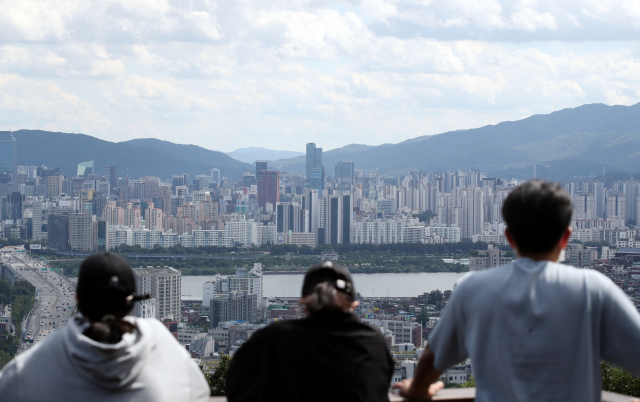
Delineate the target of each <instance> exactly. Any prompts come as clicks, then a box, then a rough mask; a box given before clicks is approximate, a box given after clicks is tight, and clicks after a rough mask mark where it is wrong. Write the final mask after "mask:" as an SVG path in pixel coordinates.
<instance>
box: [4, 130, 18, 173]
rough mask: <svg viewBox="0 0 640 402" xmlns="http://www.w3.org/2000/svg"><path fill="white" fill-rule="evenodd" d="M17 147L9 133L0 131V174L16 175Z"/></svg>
mask: <svg viewBox="0 0 640 402" xmlns="http://www.w3.org/2000/svg"><path fill="white" fill-rule="evenodd" d="M17 165H18V145H17V144H16V139H15V138H13V134H12V133H11V131H0V173H7V174H16V167H17Z"/></svg>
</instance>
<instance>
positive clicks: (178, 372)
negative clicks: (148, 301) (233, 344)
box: [0, 253, 210, 402]
mask: <svg viewBox="0 0 640 402" xmlns="http://www.w3.org/2000/svg"><path fill="white" fill-rule="evenodd" d="M135 289H136V287H135V276H134V274H133V271H132V269H131V267H130V266H129V263H128V262H127V261H126V260H125V259H124V258H122V257H120V256H118V255H116V254H111V253H99V254H94V255H92V256H90V257H88V258H87V259H86V260H84V261H83V263H82V265H81V267H80V274H79V278H78V287H77V290H76V298H77V300H78V310H79V311H80V312H81V313H82V318H78V317H77V318H75V319H73V320H70V322H69V324H68V325H67V326H66V327H64V328H62V329H60V330H58V331H55V332H54V333H53V334H51V335H50V336H49V337H48V338H47V339H45V340H44V341H42V342H41V343H40V344H39V345H37V346H35V347H33V348H32V349H30V350H29V351H27V352H25V353H23V354H21V355H19V356H18V357H16V358H15V359H14V360H12V361H11V362H10V363H8V364H7V365H6V366H5V367H4V368H3V370H2V371H1V372H0V400H2V401H3V402H13V401H33V402H42V401H49V402H58V401H60V402H62V401H92V402H98V401H117V402H127V401H160V402H162V401H167V402H169V401H171V402H181V401H184V402H187V401H189V402H191V401H194V402H201V401H202V402H204V401H208V399H209V393H210V390H209V386H208V384H207V382H206V380H205V379H204V376H203V375H202V373H201V372H200V370H199V368H198V366H197V365H196V364H195V362H194V361H193V360H192V359H191V357H190V356H189V354H188V353H187V351H186V350H185V349H184V347H182V346H181V345H180V344H179V343H178V341H177V340H176V339H175V338H174V337H173V336H172V335H171V333H170V332H169V331H168V330H167V328H166V327H165V326H164V325H162V323H160V321H158V320H155V319H141V318H136V317H131V316H127V314H128V313H129V312H130V311H131V309H132V308H133V304H134V302H135V301H138V300H143V299H145V298H148V295H137V294H136V293H135Z"/></svg>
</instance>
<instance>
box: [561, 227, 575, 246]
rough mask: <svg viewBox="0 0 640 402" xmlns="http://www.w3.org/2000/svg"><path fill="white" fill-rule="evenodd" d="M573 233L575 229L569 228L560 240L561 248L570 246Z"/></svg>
mask: <svg viewBox="0 0 640 402" xmlns="http://www.w3.org/2000/svg"><path fill="white" fill-rule="evenodd" d="M572 233H573V229H571V227H567V229H566V230H565V231H564V233H563V234H562V238H560V248H561V249H562V248H567V244H569V239H570V238H571V234H572Z"/></svg>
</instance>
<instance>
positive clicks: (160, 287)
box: [133, 267, 182, 321]
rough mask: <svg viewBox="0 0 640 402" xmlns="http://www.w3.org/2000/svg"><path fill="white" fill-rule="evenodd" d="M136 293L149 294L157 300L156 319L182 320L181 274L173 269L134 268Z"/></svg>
mask: <svg viewBox="0 0 640 402" xmlns="http://www.w3.org/2000/svg"><path fill="white" fill-rule="evenodd" d="M133 273H134V274H135V276H136V293H137V294H141V295H142V294H149V295H150V296H151V298H153V299H155V300H156V306H155V310H156V318H157V319H159V320H161V321H163V320H165V319H170V320H179V319H180V302H181V298H180V294H181V286H182V278H181V273H180V271H178V270H177V269H175V268H171V267H158V268H156V267H146V268H134V269H133Z"/></svg>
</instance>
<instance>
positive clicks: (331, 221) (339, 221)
mask: <svg viewBox="0 0 640 402" xmlns="http://www.w3.org/2000/svg"><path fill="white" fill-rule="evenodd" d="M352 197H353V196H352V195H351V194H349V193H346V194H341V195H332V196H329V197H327V199H326V200H327V201H326V211H327V212H326V220H325V236H326V237H325V242H326V244H341V243H352V242H353V234H352V228H353V198H352Z"/></svg>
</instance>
